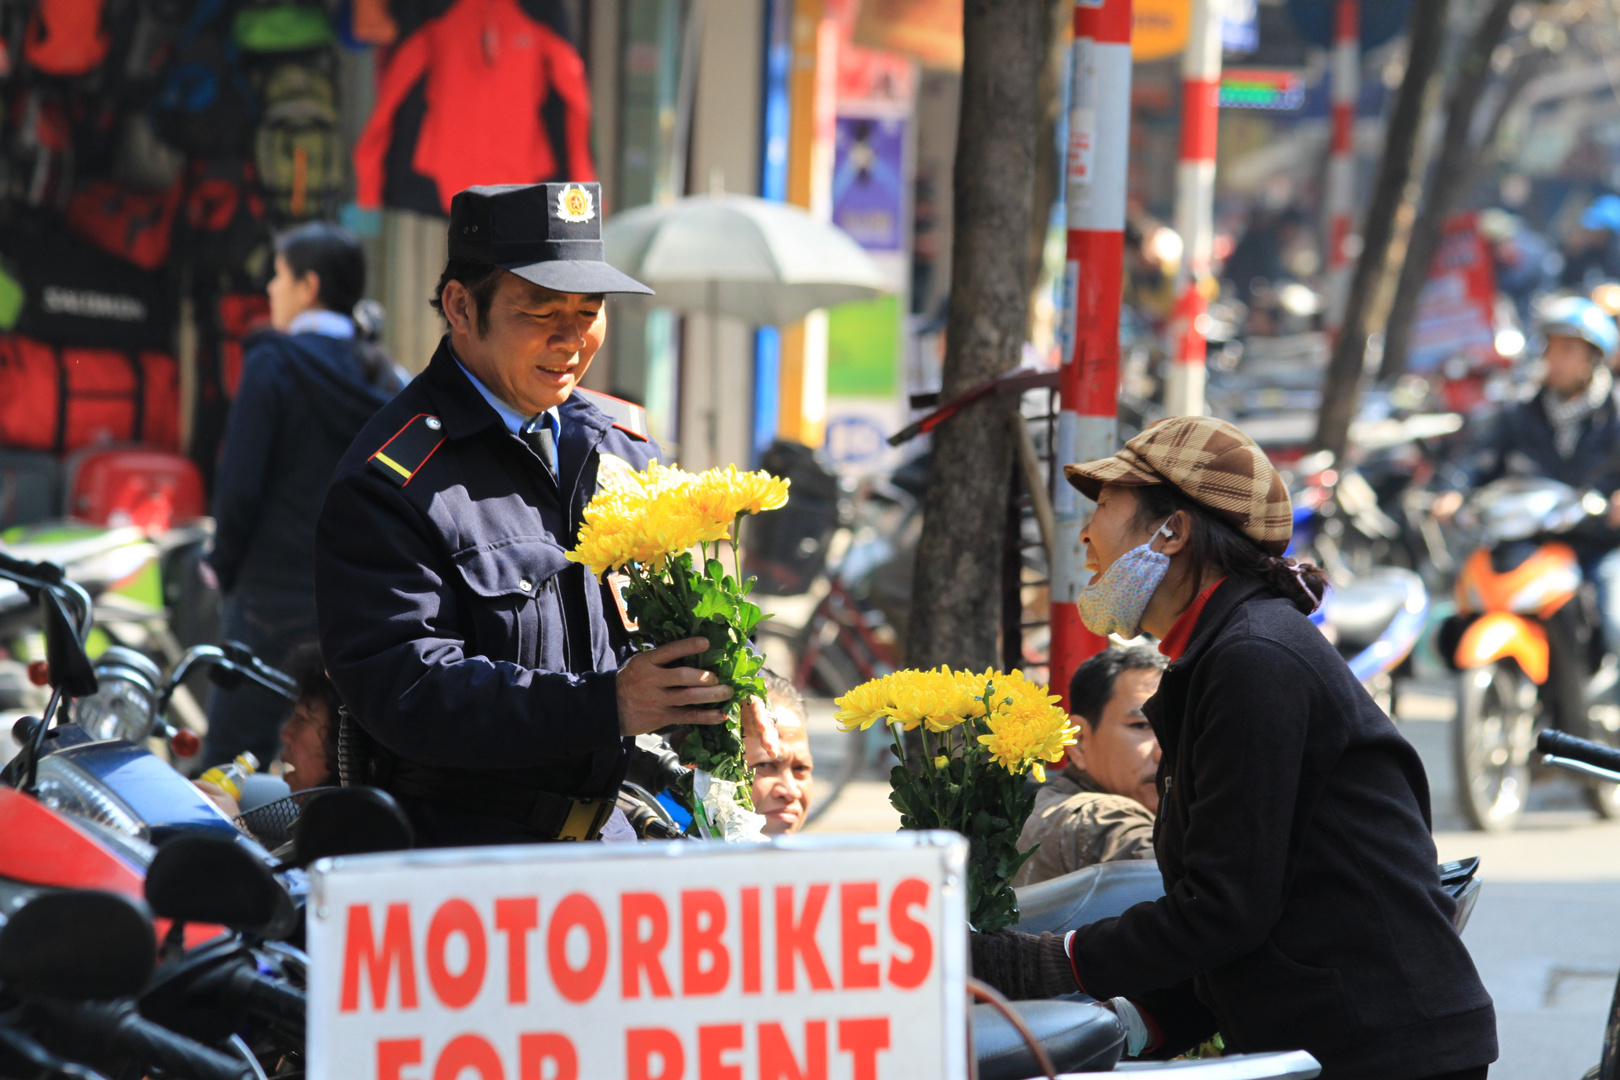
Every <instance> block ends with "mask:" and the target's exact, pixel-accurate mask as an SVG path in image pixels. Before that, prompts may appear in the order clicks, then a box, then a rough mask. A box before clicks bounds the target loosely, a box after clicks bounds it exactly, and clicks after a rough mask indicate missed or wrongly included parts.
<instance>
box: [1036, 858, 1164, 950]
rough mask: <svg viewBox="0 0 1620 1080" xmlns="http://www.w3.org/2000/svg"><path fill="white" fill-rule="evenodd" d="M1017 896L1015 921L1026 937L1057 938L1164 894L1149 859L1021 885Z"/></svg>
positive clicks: (1154, 864) (1161, 880) (1155, 865)
mask: <svg viewBox="0 0 1620 1080" xmlns="http://www.w3.org/2000/svg"><path fill="white" fill-rule="evenodd" d="M1017 893H1018V922H1017V923H1015V924H1014V925H1013V927H1012V929H1014V930H1022V931H1023V932H1024V933H1026V934H1040V933H1045V932H1047V931H1051V932H1053V933H1062V932H1065V931H1068V930H1073V929H1074V928H1075V927H1077V926H1084V925H1085V924H1086V923H1093V922H1096V921H1097V920H1098V919H1107V918H1111V917H1113V916H1115V915H1123V914H1124V913H1125V910H1126V909H1127V908H1130V907H1134V906H1135V905H1137V904H1140V903H1142V902H1144V901H1148V900H1157V899H1158V898H1159V897H1161V896H1163V895H1164V878H1163V877H1161V876H1160V874H1159V864H1158V863H1157V862H1155V861H1154V860H1152V859H1131V860H1127V861H1124V862H1109V863H1097V864H1096V865H1095V866H1088V867H1085V868H1084V869H1081V870H1076V871H1075V872H1074V873H1072V874H1064V875H1063V876H1062V877H1055V878H1052V879H1051V880H1050V881H1042V882H1039V883H1037V884H1034V885H1025V886H1024V887H1023V888H1022V889H1018V890H1017Z"/></svg>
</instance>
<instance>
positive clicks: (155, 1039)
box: [56, 1002, 254, 1080]
mask: <svg viewBox="0 0 1620 1080" xmlns="http://www.w3.org/2000/svg"><path fill="white" fill-rule="evenodd" d="M56 1014H57V1016H58V1018H59V1019H61V1020H62V1021H64V1022H65V1023H66V1024H67V1025H68V1026H69V1027H71V1028H73V1029H74V1030H76V1031H79V1032H81V1033H83V1034H86V1035H90V1036H91V1037H95V1038H100V1039H102V1040H103V1041H105V1042H106V1043H107V1044H109V1045H110V1046H112V1047H114V1048H116V1049H117V1050H119V1051H120V1052H122V1053H125V1054H129V1055H131V1056H133V1057H135V1058H138V1059H139V1060H140V1061H141V1062H142V1063H143V1064H148V1065H156V1066H159V1067H160V1068H162V1069H163V1070H164V1071H165V1072H169V1073H173V1074H174V1075H176V1076H184V1077H189V1078H190V1080H251V1078H252V1077H253V1075H254V1074H253V1069H252V1067H251V1066H249V1065H248V1064H247V1063H246V1062H243V1061H239V1060H238V1059H236V1058H233V1057H229V1056H227V1055H225V1054H222V1053H220V1052H219V1051H217V1050H210V1049H209V1048H208V1047H206V1046H204V1045H202V1044H201V1043H199V1042H194V1041H192V1040H191V1039H188V1038H186V1037H185V1036H183V1035H177V1034H175V1033H174V1032H172V1031H170V1030H169V1029H168V1028H166V1027H162V1026H161V1025H158V1024H154V1023H152V1021H150V1020H148V1019H146V1018H145V1017H143V1016H142V1015H141V1014H140V1013H138V1012H136V1011H135V1007H134V1006H133V1005H130V1004H129V1003H127V1002H114V1003H110V1004H105V1003H99V1002H83V1003H79V1004H74V1005H71V1006H68V1007H66V1008H63V1009H61V1010H59V1011H57V1013H56Z"/></svg>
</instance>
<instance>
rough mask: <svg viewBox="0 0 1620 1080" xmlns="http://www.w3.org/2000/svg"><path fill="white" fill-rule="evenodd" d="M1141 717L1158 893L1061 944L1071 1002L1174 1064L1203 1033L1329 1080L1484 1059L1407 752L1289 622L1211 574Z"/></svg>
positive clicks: (1386, 1076)
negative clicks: (1139, 1032) (1153, 735)
mask: <svg viewBox="0 0 1620 1080" xmlns="http://www.w3.org/2000/svg"><path fill="white" fill-rule="evenodd" d="M1145 711H1146V713H1147V715H1148V717H1149V719H1150V720H1152V722H1153V727H1154V730H1155V731H1156V732H1157V734H1158V737H1159V745H1160V746H1161V747H1162V749H1163V755H1164V756H1163V758H1162V759H1161V761H1160V765H1159V777H1158V780H1159V790H1160V792H1161V801H1160V808H1159V817H1158V822H1157V825H1156V833H1155V837H1154V845H1155V849H1156V851H1157V853H1158V859H1159V868H1160V870H1161V872H1162V873H1163V875H1164V888H1165V896H1164V897H1163V898H1162V899H1159V900H1157V901H1154V902H1152V903H1144V904H1138V905H1137V906H1136V907H1134V908H1131V909H1130V910H1129V911H1127V912H1126V913H1125V914H1124V915H1122V916H1120V917H1119V918H1116V919H1105V920H1102V921H1100V922H1097V923H1093V924H1091V925H1089V926H1084V927H1081V928H1080V929H1079V930H1078V931H1077V932H1076V933H1075V936H1074V938H1073V941H1072V944H1071V955H1072V960H1073V965H1074V972H1075V975H1076V976H1077V977H1078V979H1079V980H1080V982H1081V984H1082V985H1083V986H1084V988H1085V990H1086V992H1087V993H1089V994H1092V995H1094V996H1096V997H1099V998H1107V997H1113V996H1115V995H1120V996H1125V997H1129V998H1132V999H1134V1000H1137V1001H1139V1002H1141V1003H1142V1004H1144V1005H1145V1006H1146V1007H1147V1008H1148V1011H1149V1012H1150V1013H1152V1014H1153V1017H1154V1019H1155V1020H1156V1021H1157V1022H1158V1024H1159V1025H1160V1027H1161V1029H1162V1030H1163V1032H1164V1034H1165V1037H1166V1041H1167V1047H1166V1048H1167V1049H1169V1050H1171V1051H1172V1052H1173V1051H1177V1050H1180V1049H1183V1048H1186V1047H1190V1046H1193V1045H1196V1044H1197V1043H1198V1042H1200V1041H1202V1040H1203V1039H1205V1038H1207V1037H1208V1036H1209V1035H1211V1034H1213V1033H1214V1032H1215V1031H1217V1030H1219V1031H1220V1032H1221V1033H1222V1034H1223V1036H1224V1037H1225V1040H1226V1045H1227V1046H1228V1047H1229V1048H1230V1049H1231V1050H1234V1051H1244V1052H1253V1051H1263V1050H1292V1049H1305V1050H1308V1051H1310V1052H1311V1053H1312V1054H1314V1055H1315V1056H1316V1058H1317V1060H1319V1061H1320V1062H1321V1063H1322V1065H1323V1069H1324V1071H1323V1076H1324V1077H1332V1078H1334V1080H1339V1078H1349V1077H1378V1078H1380V1080H1407V1078H1416V1077H1428V1076H1434V1075H1437V1074H1443V1073H1447V1072H1451V1071H1455V1070H1460V1069H1466V1068H1470V1067H1475V1066H1479V1065H1484V1064H1487V1063H1489V1062H1491V1061H1494V1060H1495V1059H1496V1016H1495V1012H1494V1010H1493V1008H1492V1005H1491V999H1490V997H1489V995H1488V994H1486V992H1485V988H1484V986H1482V985H1481V983H1480V981H1479V975H1478V974H1477V973H1476V972H1475V970H1474V965H1473V962H1472V961H1471V960H1470V958H1469V955H1468V950H1467V949H1466V948H1465V947H1464V946H1463V943H1462V940H1461V938H1459V937H1458V935H1457V932H1456V930H1455V929H1454V928H1453V927H1452V924H1451V918H1452V914H1453V908H1454V905H1453V904H1452V901H1451V899H1450V897H1448V896H1447V895H1446V893H1445V892H1444V891H1443V890H1442V889H1441V887H1440V879H1439V874H1438V872H1437V870H1436V862H1435V848H1434V842H1433V840H1432V838H1431V837H1430V835H1429V833H1430V819H1429V788H1428V781H1427V779H1426V778H1425V776H1424V773H1423V766H1422V764H1421V762H1420V761H1419V759H1418V755H1417V752H1416V751H1414V750H1413V749H1412V747H1411V745H1410V744H1408V743H1407V741H1406V740H1405V739H1404V738H1402V737H1401V735H1400V734H1399V733H1398V732H1397V731H1396V730H1395V726H1394V724H1392V723H1391V722H1390V720H1389V718H1388V717H1387V716H1385V715H1384V713H1383V711H1382V710H1380V709H1379V708H1378V706H1377V705H1376V704H1374V703H1373V700H1372V698H1371V697H1369V696H1368V694H1367V693H1366V691H1365V690H1364V689H1363V688H1362V686H1361V684H1360V683H1359V682H1357V681H1356V679H1355V677H1354V676H1353V675H1351V674H1350V671H1349V669H1348V668H1347V667H1346V666H1345V663H1344V661H1343V660H1342V659H1341V658H1340V657H1339V656H1338V654H1337V653H1336V652H1335V651H1334V650H1333V648H1332V647H1331V646H1330V645H1329V644H1328V643H1327V641H1326V639H1325V638H1323V636H1322V634H1321V632H1320V631H1318V630H1317V629H1316V627H1315V626H1313V625H1312V624H1311V623H1310V621H1309V620H1308V619H1306V618H1305V616H1303V615H1301V614H1300V613H1299V611H1298V610H1296V609H1295V608H1294V607H1293V605H1292V604H1291V603H1289V602H1288V601H1286V600H1282V599H1277V598H1275V597H1274V596H1272V595H1271V594H1270V592H1269V591H1268V590H1267V588H1266V586H1265V585H1263V584H1262V583H1261V582H1259V581H1258V580H1255V579H1252V578H1248V577H1242V576H1234V577H1230V578H1228V579H1227V580H1226V581H1225V582H1224V583H1223V584H1222V585H1221V586H1220V587H1219V588H1217V589H1216V590H1215V592H1214V593H1213V594H1212V595H1211V596H1210V599H1209V602H1208V604H1207V605H1206V606H1205V608H1204V611H1203V613H1202V615H1201V616H1200V618H1199V620H1198V624H1197V626H1196V628H1195V629H1194V631H1193V636H1192V640H1191V641H1190V642H1189V643H1188V647H1187V650H1186V652H1185V653H1184V654H1183V655H1182V657H1181V658H1180V659H1179V660H1177V661H1176V662H1175V663H1174V664H1172V665H1171V666H1170V668H1169V669H1168V670H1167V671H1166V672H1165V674H1164V678H1163V681H1162V682H1161V683H1160V686H1159V692H1158V694H1157V695H1155V696H1154V698H1153V699H1152V700H1151V701H1149V702H1148V703H1147V705H1146V706H1145Z"/></svg>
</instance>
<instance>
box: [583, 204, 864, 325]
mask: <svg viewBox="0 0 1620 1080" xmlns="http://www.w3.org/2000/svg"><path fill="white" fill-rule="evenodd" d="M602 234H603V239H604V240H605V241H606V242H607V260H608V262H610V263H612V264H613V265H614V266H616V267H618V268H619V269H620V270H622V271H624V272H625V273H627V274H629V275H630V276H631V277H634V278H636V279H637V280H640V281H644V282H646V283H647V284H648V285H651V286H652V287H653V288H654V289H656V290H657V292H658V295H657V296H655V297H650V298H649V299H648V300H647V301H646V302H647V303H649V304H653V305H656V306H658V307H670V308H675V309H677V310H681V311H697V312H705V313H708V314H711V315H729V316H731V317H732V318H735V319H741V320H742V321H743V322H746V323H750V324H752V325H755V326H783V325H786V324H788V323H793V322H797V321H798V320H800V319H802V318H804V317H805V316H806V315H808V314H809V313H810V312H812V311H814V310H815V309H816V308H822V307H829V306H831V305H833V304H842V303H845V302H847V301H850V300H867V299H870V298H872V297H873V296H876V295H877V294H879V293H883V292H889V291H890V289H891V286H890V285H889V283H888V280H887V279H886V278H885V277H884V274H883V271H882V270H881V269H879V268H878V265H877V263H876V262H874V261H873V260H872V256H870V255H868V254H867V253H866V251H865V250H863V249H862V248H861V246H860V245H859V244H857V243H856V242H855V241H854V240H852V239H851V238H850V236H849V234H848V233H846V232H844V230H842V229H840V228H838V226H836V225H831V224H828V223H826V222H822V221H817V220H816V219H815V218H813V217H811V216H810V215H809V214H808V213H806V212H805V211H804V210H802V209H800V208H799V207H797V206H791V205H789V204H787V203H779V202H771V201H769V200H766V199H756V198H752V197H750V196H747V195H692V196H689V197H687V198H684V199H680V200H678V201H676V202H674V203H670V204H667V205H653V206H641V207H637V208H636V209H634V210H626V211H625V212H624V213H622V214H615V215H614V216H613V217H612V218H610V219H609V220H608V221H607V222H606V224H605V226H604V228H603V230H602Z"/></svg>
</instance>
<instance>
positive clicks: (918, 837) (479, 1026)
mask: <svg viewBox="0 0 1620 1080" xmlns="http://www.w3.org/2000/svg"><path fill="white" fill-rule="evenodd" d="M966 861H967V842H966V841H965V840H963V839H962V838H961V837H960V836H957V835H956V834H955V833H943V832H935V833H915V832H901V833H896V834H894V835H890V836H876V837H867V836H860V837H854V836H851V837H782V838H778V839H777V840H775V841H773V842H772V843H771V844H768V845H754V844H751V845H740V844H739V845H729V844H705V843H689V842H681V841H675V842H668V843H661V844H638V845H631V844H624V845H616V844H551V845H534V846H523V847H502V848H463V849H445V850H435V851H418V852H399V853H394V854H386V855H366V856H359V857H353V858H342V859H329V860H323V861H322V862H320V863H317V864H316V865H315V867H314V868H313V870H312V871H311V874H310V899H309V909H308V910H309V955H310V974H309V1024H308V1038H309V1042H308V1047H309V1060H308V1066H309V1076H310V1077H311V1080H457V1078H459V1080H470V1078H471V1077H472V1076H474V1075H476V1076H477V1077H478V1078H479V1080H579V1078H611V1077H623V1078H625V1080H687V1078H690V1080H700V1078H702V1080H707V1078H711V1077H712V1078H723V1080H757V1078H761V1077H780V1076H806V1077H808V1076H815V1077H826V1078H828V1080H900V1078H916V1080H923V1078H926V1080H962V1078H965V1077H966V1076H967V1073H968V1070H967V1045H966V1040H967V1036H966V1031H965V1023H966V1019H965V1017H966V1008H965V1005H966V998H965V990H964V977H965V973H966V970H967V930H966V927H967V918H966V899H965V890H966V885H965V866H966Z"/></svg>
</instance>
